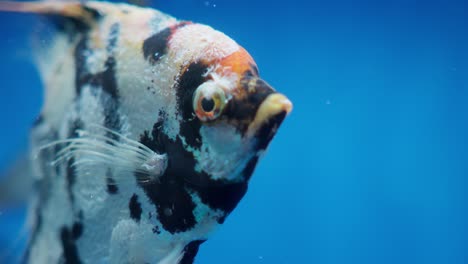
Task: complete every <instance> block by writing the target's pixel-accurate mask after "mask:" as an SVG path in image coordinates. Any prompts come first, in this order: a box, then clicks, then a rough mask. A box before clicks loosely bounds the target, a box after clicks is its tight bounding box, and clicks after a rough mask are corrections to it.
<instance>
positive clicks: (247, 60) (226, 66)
mask: <svg viewBox="0 0 468 264" xmlns="http://www.w3.org/2000/svg"><path fill="white" fill-rule="evenodd" d="M219 64H220V65H221V66H223V67H221V68H222V71H224V70H229V71H231V72H233V73H237V74H239V75H240V76H242V75H243V74H244V73H245V72H246V71H248V70H251V71H252V73H253V74H255V75H257V70H256V68H257V64H256V63H255V61H254V60H253V58H252V57H251V56H250V54H249V53H248V52H247V51H246V50H245V49H244V48H242V47H239V50H238V51H236V52H234V53H232V54H231V55H229V56H227V57H224V58H222V59H221V60H220V61H219Z"/></svg>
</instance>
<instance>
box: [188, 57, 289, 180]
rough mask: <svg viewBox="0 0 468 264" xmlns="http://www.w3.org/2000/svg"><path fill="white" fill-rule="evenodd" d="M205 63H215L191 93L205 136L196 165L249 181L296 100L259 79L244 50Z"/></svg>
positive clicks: (214, 176)
mask: <svg viewBox="0 0 468 264" xmlns="http://www.w3.org/2000/svg"><path fill="white" fill-rule="evenodd" d="M202 64H205V65H209V67H207V68H206V69H207V70H206V72H204V73H203V76H204V79H203V82H202V83H200V84H199V85H198V86H197V87H196V89H195V90H193V94H192V95H191V97H190V98H191V110H192V113H193V115H192V116H193V118H194V119H196V121H194V122H196V123H197V125H196V126H194V127H195V128H197V129H198V131H194V133H195V134H198V135H199V136H198V137H199V142H198V148H197V149H196V150H195V151H193V153H194V158H195V160H196V161H197V162H196V165H195V169H196V170H197V171H198V172H200V173H203V174H205V175H208V177H209V178H210V180H213V181H216V182H221V183H232V182H245V181H248V180H249V179H250V176H251V175H252V173H253V171H254V168H255V166H256V164H257V161H258V160H259V158H260V157H261V156H262V154H263V153H264V152H265V150H266V149H267V147H268V144H269V143H270V141H271V140H272V138H273V137H274V135H275V134H276V132H277V129H278V128H279V126H280V125H281V123H282V122H283V120H284V119H285V117H286V116H287V115H288V113H289V112H291V110H292V103H291V102H290V101H289V100H288V98H287V97H286V96H284V95H282V94H280V93H278V92H276V91H275V90H274V89H273V88H272V87H271V86H270V85H269V84H267V83H266V82H265V81H263V80H262V79H261V78H260V77H259V75H258V70H257V66H256V65H255V62H254V61H253V59H252V58H251V57H250V55H249V54H248V53H247V51H245V50H244V49H242V48H240V49H239V51H237V52H235V53H233V54H231V55H230V56H228V57H226V58H222V59H220V60H216V61H214V62H210V63H202Z"/></svg>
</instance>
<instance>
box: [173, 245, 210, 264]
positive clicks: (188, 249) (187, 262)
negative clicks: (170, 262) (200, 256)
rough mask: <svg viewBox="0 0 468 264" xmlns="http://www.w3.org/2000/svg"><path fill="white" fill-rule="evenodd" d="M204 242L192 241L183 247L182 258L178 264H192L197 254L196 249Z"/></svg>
mask: <svg viewBox="0 0 468 264" xmlns="http://www.w3.org/2000/svg"><path fill="white" fill-rule="evenodd" d="M205 241H206V240H194V241H192V242H190V243H188V244H187V245H186V246H185V247H184V256H183V257H182V260H181V261H180V263H179V264H192V263H193V262H194V261H195V256H196V255H197V253H198V248H199V247H200V245H201V244H202V243H203V242H205Z"/></svg>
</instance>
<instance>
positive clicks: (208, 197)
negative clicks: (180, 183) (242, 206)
mask: <svg viewBox="0 0 468 264" xmlns="http://www.w3.org/2000/svg"><path fill="white" fill-rule="evenodd" d="M211 181H212V180H211ZM191 188H193V189H194V190H195V191H196V192H197V193H198V195H199V196H200V199H201V201H202V203H204V204H206V205H208V206H209V207H211V208H213V209H220V210H222V211H224V213H225V214H224V216H223V217H221V218H219V219H218V223H220V224H222V223H224V221H225V220H226V217H227V216H228V214H230V213H231V212H232V210H234V208H236V206H237V204H238V203H239V202H240V200H241V199H242V197H244V195H245V193H246V192H247V182H239V183H232V184H219V183H216V182H215V181H212V184H211V185H207V186H199V185H192V186H191Z"/></svg>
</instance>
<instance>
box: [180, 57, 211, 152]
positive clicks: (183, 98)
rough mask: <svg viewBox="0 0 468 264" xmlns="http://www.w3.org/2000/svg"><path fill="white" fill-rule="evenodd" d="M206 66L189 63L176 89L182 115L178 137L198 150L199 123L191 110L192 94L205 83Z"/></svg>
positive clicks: (199, 140) (199, 141)
mask: <svg viewBox="0 0 468 264" xmlns="http://www.w3.org/2000/svg"><path fill="white" fill-rule="evenodd" d="M208 67H209V66H208V65H205V64H203V63H202V62H194V63H191V64H190V65H189V66H188V67H187V68H186V70H185V71H184V72H183V73H182V75H181V76H180V78H179V82H178V84H176V85H177V87H176V95H177V106H178V109H180V111H181V113H182V119H183V120H182V123H181V124H180V135H181V136H182V137H184V138H185V142H186V143H187V144H188V145H189V146H191V147H193V148H200V146H201V143H202V142H201V136H200V127H201V122H200V120H199V119H198V118H196V117H195V114H194V109H193V103H192V100H193V93H194V92H195V90H196V89H197V88H198V86H200V85H201V84H202V83H204V82H205V81H206V77H204V75H205V73H206V72H207V71H208Z"/></svg>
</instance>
